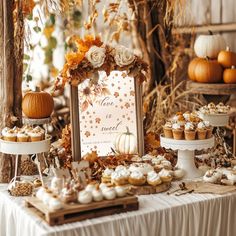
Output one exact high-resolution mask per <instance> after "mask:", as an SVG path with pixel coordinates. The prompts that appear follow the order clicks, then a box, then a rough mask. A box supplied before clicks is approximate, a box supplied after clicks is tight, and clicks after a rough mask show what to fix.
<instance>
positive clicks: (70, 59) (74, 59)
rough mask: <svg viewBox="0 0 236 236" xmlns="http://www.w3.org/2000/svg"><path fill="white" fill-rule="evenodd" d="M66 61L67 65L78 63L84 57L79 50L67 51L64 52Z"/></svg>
mask: <svg viewBox="0 0 236 236" xmlns="http://www.w3.org/2000/svg"><path fill="white" fill-rule="evenodd" d="M65 57H66V61H67V65H68V67H70V66H75V65H79V63H80V62H81V61H82V60H83V59H84V53H79V52H69V53H67V54H66V56H65Z"/></svg>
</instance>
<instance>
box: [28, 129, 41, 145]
mask: <svg viewBox="0 0 236 236" xmlns="http://www.w3.org/2000/svg"><path fill="white" fill-rule="evenodd" d="M28 135H29V140H30V141H31V142H38V141H41V140H42V135H41V133H39V132H36V131H34V130H32V131H31V132H29V133H28Z"/></svg>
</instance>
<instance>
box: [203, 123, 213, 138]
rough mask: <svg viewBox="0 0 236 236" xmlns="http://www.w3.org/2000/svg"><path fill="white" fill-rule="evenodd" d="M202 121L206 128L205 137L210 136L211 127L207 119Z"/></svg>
mask: <svg viewBox="0 0 236 236" xmlns="http://www.w3.org/2000/svg"><path fill="white" fill-rule="evenodd" d="M203 123H204V124H205V126H206V129H207V134H206V138H211V136H212V131H213V127H212V126H211V125H210V122H209V121H203Z"/></svg>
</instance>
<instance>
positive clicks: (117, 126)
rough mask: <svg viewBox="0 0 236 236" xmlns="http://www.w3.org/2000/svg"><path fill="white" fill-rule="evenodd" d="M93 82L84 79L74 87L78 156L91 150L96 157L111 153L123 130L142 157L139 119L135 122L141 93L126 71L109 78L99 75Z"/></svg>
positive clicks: (103, 74)
mask: <svg viewBox="0 0 236 236" xmlns="http://www.w3.org/2000/svg"><path fill="white" fill-rule="evenodd" d="M96 80H97V81H96V83H93V84H91V83H90V79H87V80H85V81H84V82H83V83H81V84H80V85H79V86H78V99H79V104H78V105H79V120H80V146H81V155H82V156H83V155H85V154H87V153H89V152H91V151H97V153H98V155H99V156H107V155H109V154H112V153H113V152H114V150H115V151H116V148H115V145H114V142H115V140H116V138H117V135H118V134H119V133H124V132H126V130H129V133H131V134H132V135H133V136H134V137H135V139H136V142H137V151H138V152H139V153H141V154H142V152H143V142H142V138H141V139H140V140H138V137H139V133H142V122H140V121H141V120H142V119H138V117H141V114H140V110H139V109H137V106H139V107H141V103H140V101H139V99H137V98H140V97H141V94H140V93H139V91H137V90H136V87H135V79H134V78H132V77H130V76H128V75H127V74H126V72H122V71H112V72H111V73H110V75H109V76H107V75H106V73H105V72H99V73H98V78H96ZM138 123H140V124H138ZM126 142H127V141H126ZM133 145H134V144H133Z"/></svg>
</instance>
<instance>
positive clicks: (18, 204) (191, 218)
mask: <svg viewBox="0 0 236 236" xmlns="http://www.w3.org/2000/svg"><path fill="white" fill-rule="evenodd" d="M139 202H140V209H139V210H138V211H133V212H128V213H121V214H117V215H112V216H106V217H100V218H95V219H91V220H85V221H82V222H75V223H71V224H65V225H61V226H54V227H50V226H49V225H48V224H47V223H45V222H44V221H42V220H41V219H40V218H39V217H37V216H36V215H33V214H32V213H30V212H29V210H28V209H27V208H25V207H24V203H23V199H22V198H14V197H10V196H9V194H8V193H7V191H6V185H0V236H38V235H40V236H42V235H45V236H46V235H47V236H48V235H50V236H77V235H79V236H88V235H89V236H113V235H115V236H118V235H122V236H123V235H125V236H126V235H127V236H133V235H135V236H139V235H140V236H152V235H153V236H158V235H160V236H169V235H177V236H185V235H187V236H201V235H202V236H211V235H212V236H217V235H218V236H222V235H224V236H233V235H236V223H235V219H236V193H235V192H234V193H230V194H226V195H221V196H220V195H212V194H188V195H183V196H179V197H177V196H172V195H171V196H168V195H166V193H161V194H155V195H147V196H140V197H139Z"/></svg>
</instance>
